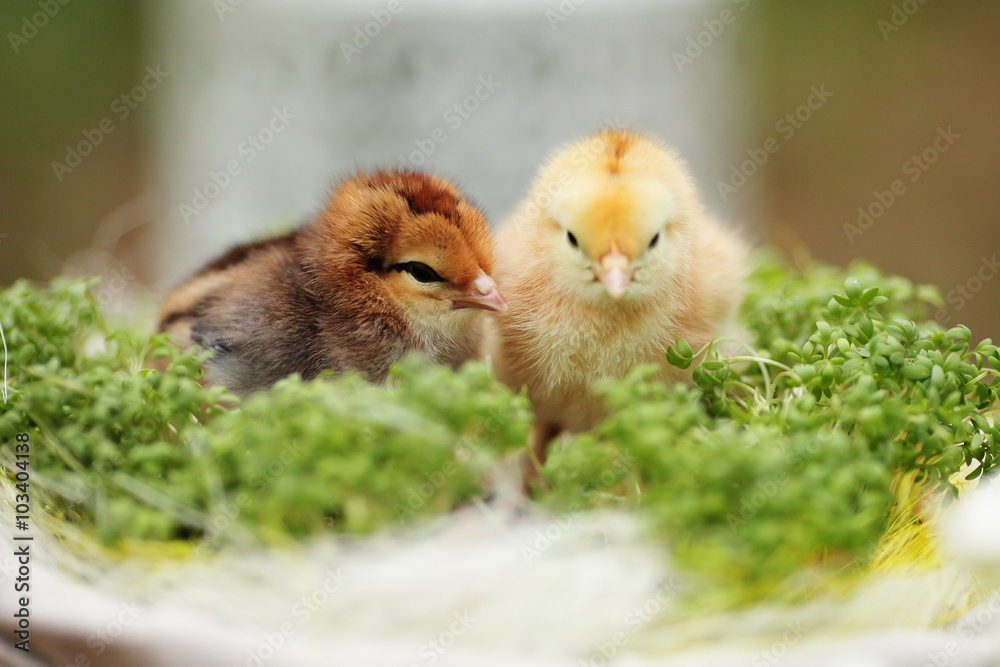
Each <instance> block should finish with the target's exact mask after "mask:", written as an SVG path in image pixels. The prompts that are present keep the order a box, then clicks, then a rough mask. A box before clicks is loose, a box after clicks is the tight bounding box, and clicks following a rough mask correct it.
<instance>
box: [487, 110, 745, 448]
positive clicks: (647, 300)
mask: <svg viewBox="0 0 1000 667" xmlns="http://www.w3.org/2000/svg"><path fill="white" fill-rule="evenodd" d="M747 250H748V247H747V245H746V244H745V243H744V242H743V241H742V240H741V239H740V237H738V236H737V235H736V234H734V233H733V232H731V231H729V230H727V229H725V228H723V227H722V226H720V225H719V224H718V223H717V222H716V221H715V220H713V219H712V218H710V217H708V216H707V215H706V214H705V212H704V211H703V209H702V206H701V203H700V202H699V199H698V194H697V191H696V189H695V185H694V183H693V182H692V179H691V177H690V176H689V175H688V172H687V169H686V167H685V165H684V163H683V162H682V161H681V159H680V158H679V157H678V156H676V155H675V154H674V153H673V152H671V151H670V150H668V149H666V148H664V147H663V146H661V145H660V144H659V143H658V142H656V141H653V140H652V139H650V138H648V137H645V136H642V135H640V134H636V133H634V132H630V131H626V130H620V129H607V130H603V131H601V132H599V133H597V134H595V135H593V136H591V137H589V138H587V139H584V140H582V141H580V142H578V143H575V144H572V145H570V146H568V147H566V148H563V149H562V150H561V151H559V152H558V153H556V154H555V155H554V156H553V157H552V158H551V159H550V160H549V161H548V163H547V164H546V165H544V166H543V167H542V168H541V170H540V171H539V174H538V176H537V178H536V179H535V182H534V184H533V185H532V187H531V190H530V192H529V193H528V196H527V198H526V199H525V200H523V201H522V202H521V203H520V205H519V206H518V208H517V209H516V211H515V212H514V214H513V215H512V216H511V217H510V218H509V219H508V220H507V221H506V222H505V223H504V225H503V226H502V228H501V229H500V231H499V233H498V238H497V268H496V271H495V273H494V276H495V278H496V281H497V284H498V287H499V289H500V290H501V291H502V292H503V294H504V295H505V296H506V298H507V304H508V310H507V312H506V313H502V314H501V313H497V314H495V315H494V316H493V317H494V322H493V324H494V327H493V330H492V331H491V333H490V336H489V337H488V338H487V342H486V349H485V353H486V356H487V358H488V359H489V360H490V363H491V364H492V367H493V369H494V372H495V373H496V374H497V376H498V377H499V378H500V379H501V380H502V381H503V382H505V383H506V384H508V385H509V386H511V387H512V388H515V389H519V388H521V387H527V390H528V397H529V398H530V399H531V402H532V404H533V406H534V409H535V416H536V421H535V426H534V430H533V433H532V436H531V439H532V446H533V447H534V450H535V453H536V455H537V456H538V457H539V459H540V460H542V461H544V459H545V449H546V447H547V444H548V442H549V441H551V440H552V438H554V437H555V436H556V435H558V434H559V433H560V432H562V431H564V430H566V431H571V432H578V431H582V430H586V429H588V428H590V427H591V426H593V425H594V423H595V422H596V421H598V420H599V419H601V418H602V417H603V416H604V414H605V410H604V406H603V405H602V403H601V401H600V399H598V398H596V397H595V396H593V394H592V393H591V386H592V384H593V383H594V381H596V380H599V379H602V378H618V377H622V376H624V375H625V374H627V373H628V371H629V370H630V369H631V368H632V367H633V366H635V365H637V364H640V363H662V364H663V365H664V368H663V371H662V377H663V379H665V380H687V379H688V378H689V377H690V373H689V371H688V372H686V371H682V370H679V369H677V368H674V367H672V366H669V365H667V364H666V353H667V349H668V348H669V347H671V346H672V345H673V344H674V342H675V341H676V339H677V338H683V339H685V340H686V341H687V342H688V343H690V344H691V346H692V347H693V348H694V349H695V350H697V349H699V348H700V347H701V346H703V345H704V344H705V343H707V342H708V341H709V340H710V339H712V338H713V337H715V336H716V335H717V332H718V329H719V327H720V325H722V324H723V323H725V322H726V321H727V320H728V319H729V317H730V316H731V315H732V313H733V311H734V310H735V308H736V306H737V305H738V304H739V302H740V300H741V297H742V291H743V284H744V279H745V275H746V270H745V259H746V255H747Z"/></svg>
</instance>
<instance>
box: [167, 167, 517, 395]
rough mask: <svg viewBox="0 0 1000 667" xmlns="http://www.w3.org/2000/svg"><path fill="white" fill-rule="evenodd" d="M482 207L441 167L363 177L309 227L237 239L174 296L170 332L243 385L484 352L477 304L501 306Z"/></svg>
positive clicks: (371, 374) (376, 378) (209, 370)
mask: <svg viewBox="0 0 1000 667" xmlns="http://www.w3.org/2000/svg"><path fill="white" fill-rule="evenodd" d="M493 261H494V258H493V242H492V237H491V235H490V231H489V226H488V223H487V221H486V218H485V216H484V215H483V214H482V213H481V212H480V211H479V210H478V209H477V208H476V207H475V206H474V205H472V204H471V203H469V201H468V200H466V199H465V198H464V197H463V196H462V194H461V193H460V192H459V191H458V189H457V188H456V187H455V186H454V185H452V184H451V183H449V182H448V181H446V180H445V179H443V178H439V177H436V176H431V175H427V174H423V173H414V172H408V171H379V172H375V173H371V174H358V175H356V176H354V177H352V178H349V179H347V180H346V181H344V182H342V183H341V184H340V185H339V186H337V187H336V189H335V191H334V192H333V195H332V197H331V198H330V200H329V202H328V203H327V205H326V208H325V210H323V211H322V213H320V214H318V215H317V216H316V217H315V218H314V219H313V220H312V221H310V222H309V223H308V224H306V225H305V226H304V227H302V228H300V229H298V230H296V231H293V232H291V233H290V234H286V235H284V236H279V237H276V238H271V239H267V240H264V241H259V242H256V243H248V244H246V245H241V246H237V247H235V248H233V249H232V250H230V251H229V252H227V253H225V254H224V255H222V256H221V257H219V258H218V259H216V260H215V261H213V262H211V263H209V264H208V265H207V266H205V267H204V268H203V269H201V270H200V271H199V272H198V273H196V274H195V275H194V276H193V277H192V278H191V279H189V280H188V281H187V282H186V283H184V284H182V285H180V286H179V287H177V288H176V289H175V290H174V291H172V292H171V293H170V294H168V295H167V297H166V299H165V300H164V303H163V306H162V308H161V310H160V329H161V330H162V331H166V332H168V333H170V334H172V335H173V336H174V337H176V338H177V339H178V340H179V341H180V343H181V345H182V346H184V347H187V346H188V345H191V344H197V345H200V346H202V347H204V348H208V349H211V350H214V351H215V354H214V355H213V356H212V357H211V358H210V359H209V360H208V361H207V362H206V367H205V379H206V381H207V382H208V383H210V384H222V385H225V386H227V387H229V388H230V389H231V390H232V391H233V392H234V393H236V394H238V395H246V394H248V393H250V392H253V391H256V390H259V389H263V388H266V387H268V386H270V385H271V384H273V383H274V382H276V381H277V380H279V379H281V378H283V377H285V376H287V375H290V374H292V373H299V374H301V375H302V377H303V378H306V379H310V378H313V377H315V376H316V375H317V374H318V373H319V372H320V371H322V370H324V369H333V370H335V371H360V372H362V373H364V374H365V375H367V377H368V378H369V379H370V380H372V381H373V382H381V381H383V380H384V379H385V378H386V375H387V373H388V371H389V367H390V365H392V363H393V362H395V361H397V360H399V359H400V357H402V356H403V355H404V354H405V353H407V352H410V351H416V352H419V353H422V354H424V355H426V356H427V357H428V358H430V359H432V360H433V361H435V362H437V363H442V364H447V365H449V366H453V367H454V366H458V365H459V364H461V363H462V362H464V361H466V360H467V359H469V358H471V357H472V356H474V355H475V353H476V349H477V346H478V345H479V344H480V342H479V341H480V325H481V323H480V322H479V320H478V319H477V317H476V313H477V311H476V310H475V309H485V310H493V311H502V310H503V309H504V308H505V307H506V304H505V303H504V299H503V297H502V296H501V294H500V292H499V291H498V290H497V287H496V284H495V283H494V282H493V278H492V277H491V274H492V272H493Z"/></svg>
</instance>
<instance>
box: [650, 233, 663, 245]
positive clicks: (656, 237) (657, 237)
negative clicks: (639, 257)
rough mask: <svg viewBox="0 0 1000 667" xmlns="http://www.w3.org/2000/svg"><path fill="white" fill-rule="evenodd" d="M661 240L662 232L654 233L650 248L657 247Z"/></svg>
mask: <svg viewBox="0 0 1000 667" xmlns="http://www.w3.org/2000/svg"><path fill="white" fill-rule="evenodd" d="M659 242H660V233H659V232H657V233H656V234H654V235H653V238H652V239H650V241H649V247H650V248H655V247H656V244H657V243H659Z"/></svg>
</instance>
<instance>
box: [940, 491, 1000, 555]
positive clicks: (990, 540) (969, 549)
mask: <svg viewBox="0 0 1000 667" xmlns="http://www.w3.org/2000/svg"><path fill="white" fill-rule="evenodd" d="M942 532H943V536H944V539H945V545H946V546H947V548H948V550H949V552H950V553H951V555H952V556H953V557H955V558H956V559H958V560H961V561H962V562H965V563H968V564H971V565H975V566H978V567H985V568H988V569H992V570H995V571H997V572H1000V484H997V482H996V478H995V477H990V478H987V479H983V480H982V481H981V482H980V483H979V485H978V486H977V487H976V489H975V490H974V491H972V492H971V493H970V494H969V497H968V498H966V499H964V500H963V501H962V502H961V503H959V504H958V505H957V506H955V507H953V508H951V511H949V512H948V514H947V521H946V522H944V523H943V526H942Z"/></svg>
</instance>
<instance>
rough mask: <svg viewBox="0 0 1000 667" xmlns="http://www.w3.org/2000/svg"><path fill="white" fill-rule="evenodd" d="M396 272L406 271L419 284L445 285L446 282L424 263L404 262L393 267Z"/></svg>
mask: <svg viewBox="0 0 1000 667" xmlns="http://www.w3.org/2000/svg"><path fill="white" fill-rule="evenodd" d="M392 268H393V269H395V270H396V271H406V272H407V273H409V274H410V275H411V276H413V279H414V280H416V281H417V282H418V283H443V282H444V281H445V280H444V278H442V277H441V276H439V275H438V272H437V271H435V270H434V269H432V268H431V267H429V266H427V265H426V264H424V263H423V262H403V263H402V264H396V265H395V266H394V267H392Z"/></svg>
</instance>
